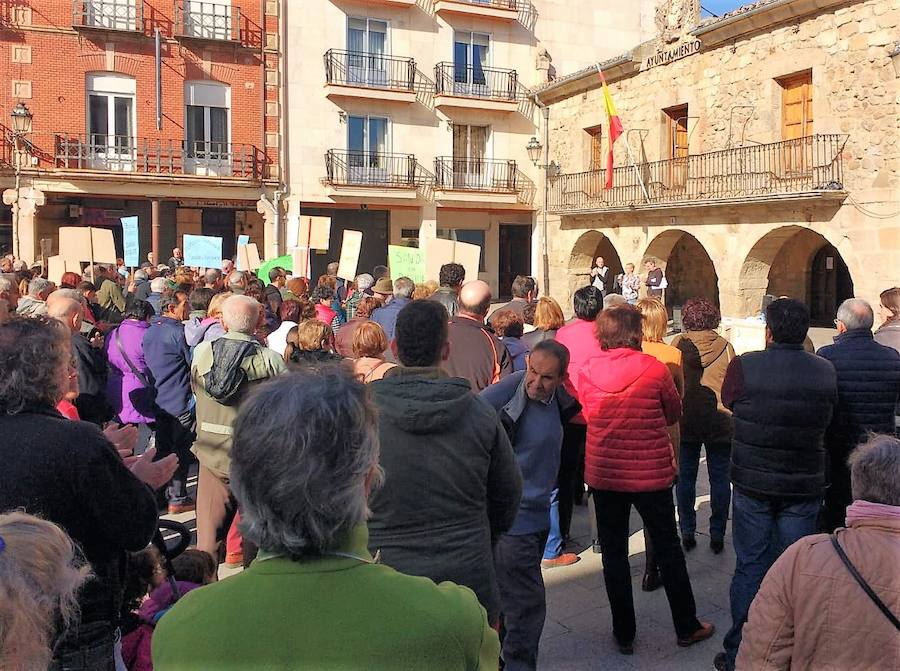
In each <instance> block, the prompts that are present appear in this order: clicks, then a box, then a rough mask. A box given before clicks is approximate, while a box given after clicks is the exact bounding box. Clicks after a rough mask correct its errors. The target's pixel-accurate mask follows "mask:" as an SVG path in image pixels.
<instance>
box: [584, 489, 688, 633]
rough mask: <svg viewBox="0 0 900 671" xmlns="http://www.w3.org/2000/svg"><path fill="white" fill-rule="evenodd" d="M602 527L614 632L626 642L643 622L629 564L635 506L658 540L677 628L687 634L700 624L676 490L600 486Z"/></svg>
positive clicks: (596, 501) (655, 544) (597, 505)
mask: <svg viewBox="0 0 900 671" xmlns="http://www.w3.org/2000/svg"><path fill="white" fill-rule="evenodd" d="M593 496H594V508H595V510H596V511H597V528H598V530H599V533H600V548H601V550H602V552H603V580H604V582H605V583H606V594H607V596H608V597H609V603H610V607H611V609H612V616H613V634H614V635H615V637H616V640H617V641H619V642H620V643H630V642H631V641H632V640H634V636H635V632H636V630H637V625H636V623H635V619H634V599H633V596H632V593H631V567H630V566H629V564H628V535H629V527H628V519H629V516H630V515H631V506H632V505H634V507H635V508H637V511H638V514H640V516H641V519H642V520H643V521H644V527H645V528H646V529H647V533H648V534H649V535H650V540H651V542H652V543H653V548H654V554H655V555H656V562H657V564H658V566H659V571H660V576H661V578H662V582H663V587H664V588H665V590H666V598H667V599H668V600H669V609H670V610H671V611H672V621H673V623H674V624H675V633H676V634H677V635H678V637H679V638H686V637H688V636H690V635H691V634H693V633H694V632H695V631H697V630H698V629H699V628H700V622H699V620H697V606H696V604H695V603H694V592H693V590H692V589H691V580H690V578H689V577H688V572H687V565H686V564H685V561H684V554H683V553H682V551H681V545H679V542H678V533H677V532H676V530H675V504H674V503H673V501H672V490H671V489H663V490H660V491H656V492H612V491H608V490H600V491H594V492H593Z"/></svg>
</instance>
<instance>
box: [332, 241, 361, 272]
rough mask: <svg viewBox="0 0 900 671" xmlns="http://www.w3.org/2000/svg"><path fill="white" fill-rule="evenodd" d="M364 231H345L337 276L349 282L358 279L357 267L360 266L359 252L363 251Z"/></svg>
mask: <svg viewBox="0 0 900 671" xmlns="http://www.w3.org/2000/svg"><path fill="white" fill-rule="evenodd" d="M362 237H363V234H362V231H344V241H343V243H342V244H341V255H340V257H339V260H338V272H337V276H338V277H341V278H343V279H345V280H347V281H348V282H352V281H353V280H354V279H355V278H356V267H357V266H358V265H359V252H360V250H361V249H362Z"/></svg>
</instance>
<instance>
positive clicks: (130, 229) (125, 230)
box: [121, 217, 141, 268]
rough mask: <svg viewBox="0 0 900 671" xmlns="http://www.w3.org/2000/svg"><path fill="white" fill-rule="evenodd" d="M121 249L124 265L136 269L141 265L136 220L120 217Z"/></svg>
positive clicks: (135, 218)
mask: <svg viewBox="0 0 900 671" xmlns="http://www.w3.org/2000/svg"><path fill="white" fill-rule="evenodd" d="M121 221H122V247H123V248H124V250H123V251H124V254H123V255H122V257H123V258H124V259H125V265H126V266H128V267H129V268H137V267H138V266H139V265H141V259H140V257H141V251H140V239H139V237H138V218H137V217H122V219H121Z"/></svg>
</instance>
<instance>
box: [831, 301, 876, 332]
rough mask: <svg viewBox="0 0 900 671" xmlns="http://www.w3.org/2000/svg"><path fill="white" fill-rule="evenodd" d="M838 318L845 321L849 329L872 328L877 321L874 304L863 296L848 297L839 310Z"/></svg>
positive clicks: (868, 329)
mask: <svg viewBox="0 0 900 671" xmlns="http://www.w3.org/2000/svg"><path fill="white" fill-rule="evenodd" d="M837 319H838V321H839V322H844V326H846V327H847V330H848V331H855V330H857V329H865V330H867V331H871V330H872V324H874V323H875V313H874V312H873V311H872V306H871V305H869V303H868V302H867V301H864V300H863V299H862V298H848V299H847V300H845V301H844V302H843V303H841V306H840V307H839V308H838V310H837Z"/></svg>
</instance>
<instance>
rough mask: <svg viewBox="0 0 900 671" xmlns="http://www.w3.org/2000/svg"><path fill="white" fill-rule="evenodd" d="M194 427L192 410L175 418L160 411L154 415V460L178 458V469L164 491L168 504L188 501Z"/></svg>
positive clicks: (195, 417)
mask: <svg viewBox="0 0 900 671" xmlns="http://www.w3.org/2000/svg"><path fill="white" fill-rule="evenodd" d="M196 427H197V416H196V415H195V414H194V411H193V410H188V411H187V412H185V413H183V414H181V415H177V416H175V415H170V414H169V413H167V412H164V411H162V410H160V411H159V413H158V414H157V415H156V460H157V461H158V460H160V459H163V458H165V457H167V456H169V455H170V454H174V455H176V456H177V457H178V468H176V469H175V474H174V475H173V476H172V482H171V484H170V485H169V487H168V488H167V490H166V493H167V495H168V499H169V503H185V502H186V501H188V499H189V497H188V492H187V480H188V471H189V470H190V468H191V463H192V462H193V459H194V457H193V455H192V454H191V445H193V444H194V439H195V438H196V437H197V434H196V433H195V431H196Z"/></svg>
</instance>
